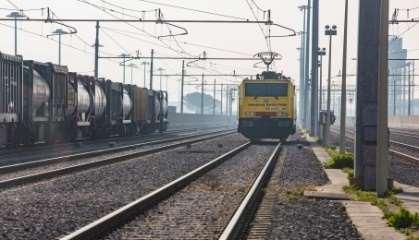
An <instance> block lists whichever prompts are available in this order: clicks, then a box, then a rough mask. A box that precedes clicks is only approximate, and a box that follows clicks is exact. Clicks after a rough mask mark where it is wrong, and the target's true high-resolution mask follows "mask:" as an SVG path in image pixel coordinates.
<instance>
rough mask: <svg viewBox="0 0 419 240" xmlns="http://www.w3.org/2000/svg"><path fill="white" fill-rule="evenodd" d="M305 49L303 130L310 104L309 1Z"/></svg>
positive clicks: (307, 123)
mask: <svg viewBox="0 0 419 240" xmlns="http://www.w3.org/2000/svg"><path fill="white" fill-rule="evenodd" d="M306 21H307V23H306V47H305V49H304V50H305V57H304V60H305V64H304V73H305V74H304V75H305V88H304V90H305V92H304V96H305V98H304V120H305V128H309V127H310V117H309V112H310V111H309V109H308V106H309V102H310V97H309V93H310V85H309V82H310V35H311V33H310V32H311V31H310V26H311V0H307V18H306Z"/></svg>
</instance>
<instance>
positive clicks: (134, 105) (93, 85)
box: [0, 53, 169, 146]
mask: <svg viewBox="0 0 419 240" xmlns="http://www.w3.org/2000/svg"><path fill="white" fill-rule="evenodd" d="M167 111H168V95H167V92H165V91H154V90H149V89H146V88H140V87H137V86H135V85H130V84H122V83H119V82H114V81H111V80H107V79H96V78H95V77H92V76H86V75H81V74H78V73H75V72H69V70H68V68H67V67H66V66H60V65H56V64H53V63H42V62H37V61H33V60H23V58H22V56H12V55H7V54H3V53H0V146H2V145H3V146H5V145H12V146H16V145H29V144H35V143H53V142H56V141H77V140H83V139H94V138H102V137H108V136H127V135H135V134H139V133H150V132H154V131H165V130H166V129H167V127H168V124H169V123H168V120H167V114H168V112H167Z"/></svg>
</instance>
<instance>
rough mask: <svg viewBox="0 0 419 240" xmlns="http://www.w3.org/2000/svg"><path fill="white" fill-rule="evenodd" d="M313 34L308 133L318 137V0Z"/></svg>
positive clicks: (314, 15) (314, 2) (314, 12)
mask: <svg viewBox="0 0 419 240" xmlns="http://www.w3.org/2000/svg"><path fill="white" fill-rule="evenodd" d="M312 28H313V34H312V44H311V107H310V109H311V116H310V118H311V121H310V129H311V131H310V133H311V135H312V136H318V135H319V131H318V121H319V105H318V99H319V96H318V85H317V84H318V78H319V76H318V69H319V68H318V64H319V63H318V62H317V59H318V48H319V0H313V26H312Z"/></svg>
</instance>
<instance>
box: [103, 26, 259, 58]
mask: <svg viewBox="0 0 419 240" xmlns="http://www.w3.org/2000/svg"><path fill="white" fill-rule="evenodd" d="M101 28H103V29H108V30H111V31H118V32H120V33H126V34H135V35H138V33H136V32H133V31H129V30H122V29H117V28H112V27H106V26H103V27H101ZM142 36H146V35H143V34H142ZM167 41H171V40H167ZM179 43H181V44H184V45H190V46H195V47H201V48H206V49H211V50H216V51H220V52H228V53H233V54H237V55H242V56H251V55H252V54H251V53H245V52H240V51H234V50H230V49H225V48H218V47H213V46H209V45H204V44H200V43H192V42H187V41H179Z"/></svg>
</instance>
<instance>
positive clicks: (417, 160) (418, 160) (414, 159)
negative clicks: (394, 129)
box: [333, 131, 419, 165]
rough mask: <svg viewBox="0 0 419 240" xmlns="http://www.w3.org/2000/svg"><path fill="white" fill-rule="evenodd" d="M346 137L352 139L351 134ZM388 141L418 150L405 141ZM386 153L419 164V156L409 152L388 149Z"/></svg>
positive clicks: (418, 148)
mask: <svg viewBox="0 0 419 240" xmlns="http://www.w3.org/2000/svg"><path fill="white" fill-rule="evenodd" d="M333 132H334V131H333ZM334 133H336V134H338V133H337V132H334ZM346 138H347V139H349V140H350V141H352V142H353V141H354V137H353V136H346ZM390 143H392V144H396V145H400V146H402V147H406V148H410V149H413V150H419V147H417V146H413V145H409V144H405V143H401V142H395V141H390ZM388 153H389V154H391V155H393V156H398V157H401V158H402V159H404V161H408V162H410V163H412V164H414V165H419V158H417V157H415V156H412V155H409V154H406V153H402V152H400V151H397V150H394V149H389V150H388Z"/></svg>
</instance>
